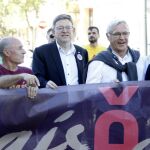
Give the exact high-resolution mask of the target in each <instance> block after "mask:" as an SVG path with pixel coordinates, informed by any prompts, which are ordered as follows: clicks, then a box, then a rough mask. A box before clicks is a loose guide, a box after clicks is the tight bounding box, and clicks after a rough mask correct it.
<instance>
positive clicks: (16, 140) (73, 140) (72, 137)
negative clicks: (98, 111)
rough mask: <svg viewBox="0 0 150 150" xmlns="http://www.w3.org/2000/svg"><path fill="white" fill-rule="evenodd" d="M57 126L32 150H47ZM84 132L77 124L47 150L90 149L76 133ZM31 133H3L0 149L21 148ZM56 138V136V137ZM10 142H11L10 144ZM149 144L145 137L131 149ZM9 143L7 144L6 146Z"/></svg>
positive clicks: (71, 113) (140, 149)
mask: <svg viewBox="0 0 150 150" xmlns="http://www.w3.org/2000/svg"><path fill="white" fill-rule="evenodd" d="M73 113H74V111H67V112H65V113H63V114H62V115H61V116H59V117H58V118H57V119H56V120H55V121H54V122H55V123H56V122H62V121H65V120H66V119H68V118H70V117H71V116H72V115H73ZM58 129H59V128H58V127H54V128H52V129H50V130H49V131H48V132H47V133H46V134H45V135H44V136H43V137H42V139H41V140H40V141H39V143H38V144H37V145H36V147H35V148H34V150H47V149H48V147H49V145H50V144H51V142H52V141H53V139H54V137H55V133H56V131H57V130H58ZM83 132H84V126H83V125H82V124H77V125H75V126H73V127H71V128H69V129H68V130H67V133H66V135H65V138H66V142H64V143H62V144H60V145H57V146H56V147H53V148H51V149H49V150H65V149H66V148H67V146H70V147H71V148H72V149H74V150H90V148H89V147H88V145H87V144H82V143H81V142H80V141H79V139H78V135H80V134H81V133H83ZM31 135H32V131H21V132H15V133H10V134H7V135H4V136H3V137H1V138H0V149H4V148H5V150H22V149H23V147H24V146H25V144H26V143H27V141H28V140H30V137H31ZM56 138H57V137H56ZM10 143H11V144H10ZM149 144H150V139H146V140H144V141H142V142H140V143H138V144H137V145H136V146H135V147H134V148H133V150H143V149H144V148H146V147H147V146H148V145H149ZM7 145H9V146H7Z"/></svg>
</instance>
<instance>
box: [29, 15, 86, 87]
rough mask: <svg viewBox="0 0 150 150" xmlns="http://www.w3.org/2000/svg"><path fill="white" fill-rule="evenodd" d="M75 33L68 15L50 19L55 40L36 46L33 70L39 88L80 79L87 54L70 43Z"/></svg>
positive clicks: (76, 81) (80, 81)
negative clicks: (38, 82)
mask: <svg viewBox="0 0 150 150" xmlns="http://www.w3.org/2000/svg"><path fill="white" fill-rule="evenodd" d="M74 33H75V29H74V27H73V21H72V18H71V16H69V15H66V14H62V15H59V16H57V17H56V18H55V19H54V21H53V34H54V36H55V39H56V41H55V42H53V43H50V44H45V45H42V46H40V47H38V48H35V51H34V54H33V63H32V70H33V72H34V74H35V75H36V76H37V77H38V79H39V81H40V87H41V88H44V87H50V88H56V87H57V86H61V85H76V84H82V83H83V81H84V79H83V74H84V69H85V67H86V64H87V62H88V54H87V51H86V50H85V49H83V48H81V47H79V46H77V45H74V44H72V39H73V38H74V35H75V34H74Z"/></svg>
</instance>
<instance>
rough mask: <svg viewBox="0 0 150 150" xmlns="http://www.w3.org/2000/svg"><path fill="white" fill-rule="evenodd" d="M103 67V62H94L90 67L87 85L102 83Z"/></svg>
mask: <svg viewBox="0 0 150 150" xmlns="http://www.w3.org/2000/svg"><path fill="white" fill-rule="evenodd" d="M102 66H103V62H101V61H92V62H91V63H90V64H89V66H88V72H87V79H86V83H87V84H91V83H101V81H102Z"/></svg>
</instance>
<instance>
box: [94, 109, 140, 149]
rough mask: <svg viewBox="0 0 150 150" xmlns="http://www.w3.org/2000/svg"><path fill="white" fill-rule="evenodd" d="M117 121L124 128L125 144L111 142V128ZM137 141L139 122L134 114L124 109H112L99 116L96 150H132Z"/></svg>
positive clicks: (96, 131)
mask: <svg viewBox="0 0 150 150" xmlns="http://www.w3.org/2000/svg"><path fill="white" fill-rule="evenodd" d="M116 122H119V123H120V124H122V125H123V128H124V135H123V136H124V137H123V139H124V143H123V144H109V129H110V126H111V125H112V124H113V123H116ZM120 136H121V135H120ZM114 138H115V137H114ZM137 143H138V124H137V121H136V119H135V118H134V116H133V115H132V114H130V113H128V112H126V111H123V110H111V111H108V112H105V113H104V114H103V115H101V116H100V117H99V118H98V120H97V122H96V125H95V135H94V150H132V149H133V147H134V146H135V145H136V144H137Z"/></svg>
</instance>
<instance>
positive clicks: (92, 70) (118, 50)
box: [86, 20, 145, 83]
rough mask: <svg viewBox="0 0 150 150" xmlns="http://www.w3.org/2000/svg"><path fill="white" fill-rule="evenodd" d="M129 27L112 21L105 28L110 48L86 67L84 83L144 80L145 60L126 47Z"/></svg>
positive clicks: (124, 22)
mask: <svg viewBox="0 0 150 150" xmlns="http://www.w3.org/2000/svg"><path fill="white" fill-rule="evenodd" d="M129 35H130V31H129V27H128V25H127V23H126V21H124V20H114V21H112V22H111V23H110V25H109V26H108V28H107V33H106V36H107V39H108V40H109V42H110V46H109V47H108V49H107V50H106V51H103V52H101V53H99V54H98V55H97V56H96V57H95V58H94V59H93V60H92V61H91V62H90V63H89V66H88V71H87V79H86V83H106V82H107V83H108V82H114V81H118V82H121V81H140V80H144V75H145V58H143V57H141V56H140V53H139V51H136V50H133V49H131V48H130V47H129V46H128V40H129Z"/></svg>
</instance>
